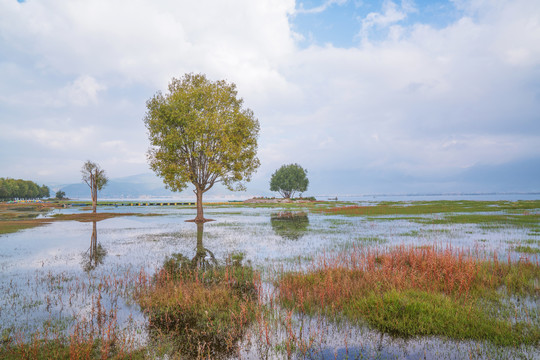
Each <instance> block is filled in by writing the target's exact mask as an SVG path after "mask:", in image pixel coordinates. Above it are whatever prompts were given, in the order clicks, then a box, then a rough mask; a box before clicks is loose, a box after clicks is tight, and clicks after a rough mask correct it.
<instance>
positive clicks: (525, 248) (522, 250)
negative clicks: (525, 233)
mask: <svg viewBox="0 0 540 360" xmlns="http://www.w3.org/2000/svg"><path fill="white" fill-rule="evenodd" d="M514 251H516V252H519V253H524V254H540V249H539V248H533V247H530V246H525V245H521V246H516V247H514Z"/></svg>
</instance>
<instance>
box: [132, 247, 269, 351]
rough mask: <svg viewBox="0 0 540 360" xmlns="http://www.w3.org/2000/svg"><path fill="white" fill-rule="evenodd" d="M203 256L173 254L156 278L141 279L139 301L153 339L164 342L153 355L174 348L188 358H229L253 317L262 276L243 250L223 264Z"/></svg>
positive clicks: (153, 340) (156, 348)
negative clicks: (244, 255)
mask: <svg viewBox="0 0 540 360" xmlns="http://www.w3.org/2000/svg"><path fill="white" fill-rule="evenodd" d="M201 255H202V256H201ZM205 256H206V254H204V253H203V254H197V256H196V257H195V258H194V259H192V260H189V259H187V258H186V257H184V256H183V255H181V254H173V256H172V257H170V258H168V259H167V260H166V261H165V263H164V265H163V268H162V269H161V270H159V271H158V273H157V274H156V275H155V276H154V277H153V278H152V279H142V281H141V282H140V284H139V286H138V290H137V295H136V299H137V301H138V303H139V304H140V306H141V308H142V309H143V311H144V312H145V313H146V314H147V315H148V322H149V325H148V326H149V330H150V335H151V337H152V342H153V343H154V344H160V345H159V346H154V351H155V352H156V353H155V354H153V355H159V356H162V355H164V354H166V353H168V352H170V351H171V349H172V351H173V352H174V353H180V354H182V355H183V356H187V357H188V358H197V359H199V358H209V359H217V358H222V357H226V356H230V355H231V354H233V353H234V352H235V351H236V347H237V342H238V341H239V340H240V339H241V338H242V337H243V336H244V334H245V332H246V330H247V328H248V325H249V324H250V323H251V322H252V321H253V320H254V319H255V312H256V308H257V306H258V291H259V287H260V280H259V276H258V274H257V273H256V272H255V271H254V270H253V269H252V267H251V266H250V265H249V264H248V265H243V264H242V260H243V256H242V255H241V254H234V255H232V256H230V257H229V258H228V259H227V261H226V263H225V265H217V264H211V263H209V262H207V261H205V260H204V257H205ZM162 352H163V353H162Z"/></svg>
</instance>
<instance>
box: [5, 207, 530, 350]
mask: <svg viewBox="0 0 540 360" xmlns="http://www.w3.org/2000/svg"><path fill="white" fill-rule="evenodd" d="M405 205H406V204H405ZM538 211H539V209H536V210H533V211H532V213H533V214H538ZM82 212H85V210H82V209H79V208H67V209H57V210H54V211H52V212H51V213H49V214H47V215H45V217H47V216H52V215H55V214H77V213H82ZM98 212H115V213H118V212H126V213H128V212H129V213H130V214H133V213H134V212H135V213H138V214H140V215H143V216H135V215H126V216H120V217H115V218H110V219H106V220H102V221H97V222H95V221H94V222H92V221H90V222H78V221H56V222H52V223H50V224H47V225H44V226H40V227H36V228H32V229H26V230H22V231H19V232H16V233H11V234H4V235H0V294H1V295H0V319H1V322H0V332H1V333H2V334H3V336H4V337H5V336H7V335H10V336H19V337H25V336H27V337H28V336H29V335H28V334H32V333H33V332H35V331H41V332H47V331H51V332H52V330H51V329H53V330H54V331H55V332H56V333H62V332H66V333H69V332H70V331H71V330H72V326H73V324H74V323H76V322H77V321H84V322H87V323H89V324H90V325H89V326H94V323H93V322H94V320H95V321H96V322H97V320H96V319H95V318H94V315H93V313H94V310H95V309H96V308H97V307H99V308H100V309H103V312H104V313H106V314H108V315H107V316H108V318H109V319H112V318H113V317H114V321H115V324H117V326H118V328H119V331H121V332H122V333H124V334H127V335H126V338H127V339H128V340H126V341H127V342H129V343H130V344H131V345H133V346H134V347H138V346H139V347H140V346H146V345H147V344H148V342H149V341H151V340H150V339H149V337H148V334H147V324H146V317H145V315H143V313H142V312H141V310H140V308H139V306H138V305H137V303H135V302H134V301H133V300H132V299H131V295H130V291H131V284H130V283H131V282H135V281H137V279H138V277H140V276H141V275H140V274H141V273H142V272H144V273H145V274H149V275H151V274H153V273H154V272H155V271H156V269H158V268H159V267H160V266H162V264H163V261H164V260H165V259H166V258H167V257H169V256H171V255H172V254H174V253H181V254H183V255H185V256H186V257H188V258H193V257H194V256H195V255H196V253H197V226H196V225H195V224H194V223H190V222H185V221H186V220H188V219H192V218H193V217H194V210H193V209H192V208H187V207H126V208H122V207H118V208H116V207H99V208H98ZM504 213H505V212H504V211H501V212H500V214H504ZM480 214H483V213H480ZM490 214H498V213H497V212H495V213H493V212H490ZM205 216H206V217H208V218H212V219H214V220H215V221H212V222H208V223H206V224H205V225H204V235H203V239H202V240H203V242H204V248H205V249H207V250H209V251H210V252H211V253H212V254H213V255H214V256H215V258H216V259H217V260H218V261H223V260H224V259H225V258H227V256H229V255H230V254H232V253H238V252H240V253H243V254H244V259H245V260H247V261H249V262H250V263H251V264H252V265H253V266H254V267H255V268H256V269H258V270H260V271H261V274H262V282H263V288H264V289H265V291H266V292H267V294H266V295H264V296H266V297H267V298H270V297H271V296H272V293H273V290H274V289H273V285H272V278H273V276H274V274H275V273H276V271H283V270H287V269H299V268H302V267H304V266H306V265H307V264H309V263H310V261H311V259H315V258H316V257H317V256H319V255H321V254H324V253H330V252H334V251H347V249H349V248H351V247H356V246H366V247H378V248H390V247H393V246H396V245H403V244H405V245H414V246H424V245H433V244H436V245H440V246H442V247H444V246H449V245H451V246H452V247H456V248H464V249H469V250H471V252H474V253H478V254H483V255H486V256H492V255H493V254H494V253H497V255H498V257H499V258H503V259H505V258H507V257H510V258H511V259H512V260H513V261H519V260H520V259H521V258H524V257H527V259H528V260H530V261H533V262H535V261H536V263H538V258H539V255H538V252H537V250H534V249H539V248H540V233H539V232H538V231H534V230H531V228H530V227H519V226H510V225H508V224H507V223H501V224H500V226H485V224H484V225H483V224H479V223H464V222H444V221H440V220H441V219H442V218H444V217H445V216H446V215H445V214H419V215H417V216H415V217H414V219H411V217H410V216H407V215H369V216H346V215H339V214H331V213H330V214H328V213H322V212H318V211H312V209H311V210H310V209H303V208H292V209H291V208H280V207H245V206H235V205H231V206H226V205H220V206H209V207H207V208H206V209H205ZM199 235H200V234H199ZM521 244H527V246H528V247H529V248H531V249H533V251H532V253H528V254H523V253H520V252H516V251H515V249H516V247H518V246H520V245H521ZM527 302H528V304H529V307H530V308H532V309H533V310H534V311H536V316H538V314H537V312H538V308H539V307H540V299H539V297H538V296H536V297H532V298H529V299H527ZM100 311H101V310H100ZM276 311H277V312H280V311H281V312H282V313H281V315H276V317H279V316H283V319H286V318H287V316H288V319H289V322H290V323H291V324H292V326H293V327H294V331H295V333H296V337H305V338H306V339H309V338H313V342H312V344H313V345H312V346H313V349H314V350H313V351H307V352H306V351H304V352H303V353H302V354H300V353H298V352H297V353H293V356H292V357H293V358H314V359H323V358H324V359H334V358H337V359H354V358H367V359H370V358H377V359H394V358H398V359H418V358H428V359H439V358H445V359H461V358H470V357H472V358H485V359H489V358H494V357H500V358H512V357H516V358H517V357H518V356H523V357H524V358H531V359H538V358H540V352H539V351H538V349H537V348H534V347H532V348H531V347H520V348H499V347H495V346H491V345H489V344H486V343H484V342H474V341H453V340H448V339H443V338H439V337H418V338H411V339H401V338H392V337H390V336H389V335H385V334H382V333H379V332H377V331H373V330H370V329H369V328H368V327H366V326H359V325H354V324H350V323H348V322H347V321H341V322H339V323H335V322H333V321H330V320H327V319H325V318H324V317H322V316H316V317H308V316H306V315H298V314H291V313H287V311H282V310H276ZM283 319H282V320H278V321H276V323H275V326H274V328H273V329H272V330H271V331H270V333H271V336H272V341H273V344H272V345H271V346H266V347H264V346H262V345H261V344H259V343H258V342H257V341H255V340H253V339H254V338H256V337H257V334H256V333H257V332H258V331H259V330H260V329H259V330H257V329H256V326H254V327H253V329H252V331H251V335H250V334H249V332H248V335H246V339H244V340H242V341H241V346H240V348H239V349H240V350H238V352H237V354H236V355H235V357H240V358H246V359H259V358H261V357H266V358H270V359H273V358H275V359H280V358H287V357H288V356H290V353H288V352H287V351H286V350H285V349H284V348H285V345H284V344H285V340H284V339H285V337H286V333H287V331H290V330H287V329H286V328H287V327H286V326H285V325H283V323H284V322H286V321H285V320H283ZM100 321H101V320H100ZM100 327H101V325H100ZM250 336H251V338H250ZM267 345H268V344H267ZM479 349H480V350H479Z"/></svg>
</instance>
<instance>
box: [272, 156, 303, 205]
mask: <svg viewBox="0 0 540 360" xmlns="http://www.w3.org/2000/svg"><path fill="white" fill-rule="evenodd" d="M308 185H309V180H308V178H307V170H306V169H303V168H302V167H301V166H300V165H298V164H289V165H283V166H282V167H280V168H279V169H277V170H276V171H275V172H274V174H272V178H271V179H270V190H271V191H277V192H279V193H280V194H281V196H283V197H284V198H287V199H289V198H291V197H294V193H296V192H300V193H302V192H304V191H306V190H307V188H308Z"/></svg>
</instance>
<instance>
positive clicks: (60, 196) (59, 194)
mask: <svg viewBox="0 0 540 360" xmlns="http://www.w3.org/2000/svg"><path fill="white" fill-rule="evenodd" d="M55 197H56V199H58V200H63V199H64V198H65V197H66V193H65V192H63V191H62V190H58V191H57V192H56V196H55Z"/></svg>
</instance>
